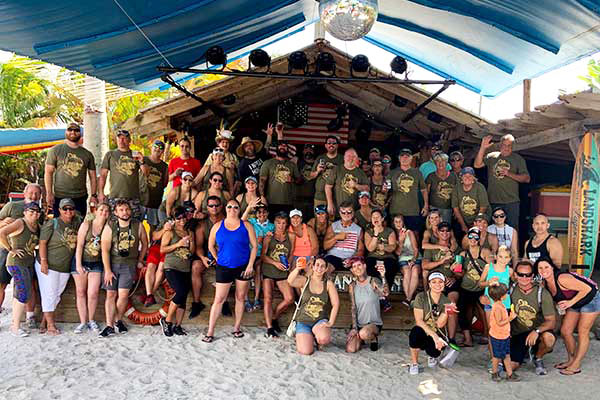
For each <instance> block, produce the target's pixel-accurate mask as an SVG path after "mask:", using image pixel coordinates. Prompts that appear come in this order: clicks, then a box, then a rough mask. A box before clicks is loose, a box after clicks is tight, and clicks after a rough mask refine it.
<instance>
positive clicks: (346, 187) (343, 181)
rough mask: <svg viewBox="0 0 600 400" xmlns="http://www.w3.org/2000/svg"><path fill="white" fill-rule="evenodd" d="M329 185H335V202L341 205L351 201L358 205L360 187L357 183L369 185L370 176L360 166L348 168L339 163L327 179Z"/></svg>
mask: <svg viewBox="0 0 600 400" xmlns="http://www.w3.org/2000/svg"><path fill="white" fill-rule="evenodd" d="M327 184H328V185H333V192H334V196H335V204H336V205H338V206H339V205H340V204H342V203H343V202H344V201H351V202H352V204H354V207H355V208H356V206H357V205H358V189H356V185H368V184H369V178H368V177H367V175H366V174H365V172H364V171H363V170H362V169H360V168H354V169H347V168H346V167H344V165H343V164H342V165H338V166H337V167H336V168H335V169H334V170H333V172H332V173H331V174H329V179H328V180H327Z"/></svg>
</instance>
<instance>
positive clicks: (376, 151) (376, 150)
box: [369, 147, 381, 154]
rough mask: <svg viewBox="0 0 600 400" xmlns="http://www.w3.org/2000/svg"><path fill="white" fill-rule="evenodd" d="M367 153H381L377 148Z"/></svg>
mask: <svg viewBox="0 0 600 400" xmlns="http://www.w3.org/2000/svg"><path fill="white" fill-rule="evenodd" d="M369 153H377V154H381V151H380V150H379V149H378V148H377V147H373V148H372V149H371V150H369Z"/></svg>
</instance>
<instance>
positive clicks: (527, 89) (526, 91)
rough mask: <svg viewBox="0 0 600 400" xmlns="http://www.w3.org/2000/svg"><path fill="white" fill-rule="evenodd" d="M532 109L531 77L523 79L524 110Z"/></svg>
mask: <svg viewBox="0 0 600 400" xmlns="http://www.w3.org/2000/svg"><path fill="white" fill-rule="evenodd" d="M529 111H531V79H523V112H524V113H526V112H529Z"/></svg>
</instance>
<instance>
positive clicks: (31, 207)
mask: <svg viewBox="0 0 600 400" xmlns="http://www.w3.org/2000/svg"><path fill="white" fill-rule="evenodd" d="M23 210H24V211H27V210H34V211H41V210H42V209H41V208H40V205H39V204H38V203H36V202H35V201H30V202H29V203H25V205H23Z"/></svg>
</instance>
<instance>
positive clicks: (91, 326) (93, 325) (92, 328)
mask: <svg viewBox="0 0 600 400" xmlns="http://www.w3.org/2000/svg"><path fill="white" fill-rule="evenodd" d="M88 329H89V330H90V331H92V332H94V333H99V332H100V327H99V326H98V324H97V323H96V321H94V320H92V321H90V322H88Z"/></svg>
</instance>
